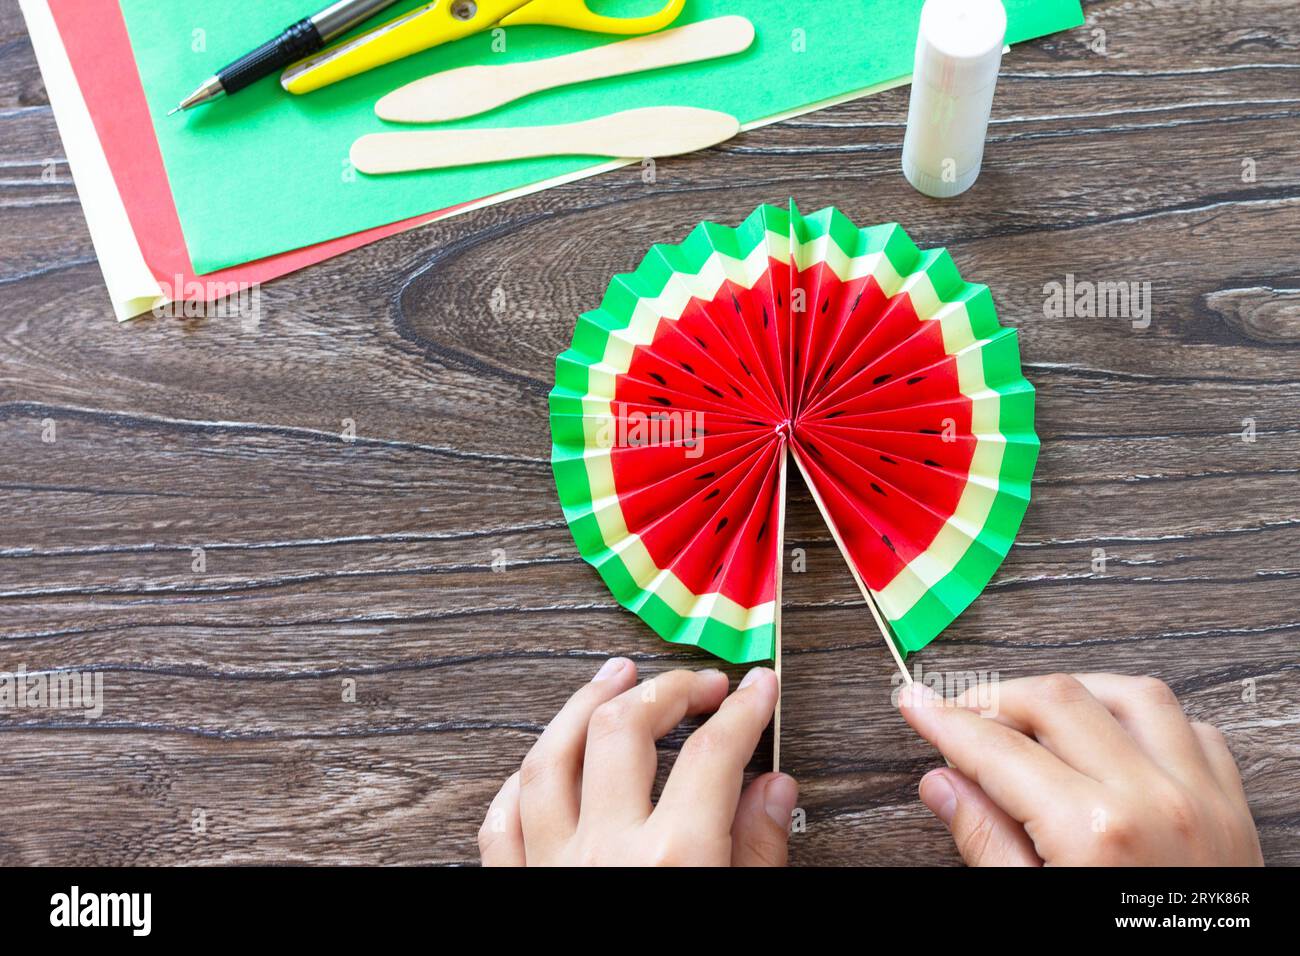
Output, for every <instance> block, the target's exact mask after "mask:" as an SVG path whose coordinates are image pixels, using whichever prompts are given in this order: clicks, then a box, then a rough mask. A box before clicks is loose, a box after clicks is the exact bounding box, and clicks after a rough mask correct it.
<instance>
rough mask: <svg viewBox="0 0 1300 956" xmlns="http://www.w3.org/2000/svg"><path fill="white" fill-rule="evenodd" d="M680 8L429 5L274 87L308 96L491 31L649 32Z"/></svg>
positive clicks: (561, 3)
mask: <svg viewBox="0 0 1300 956" xmlns="http://www.w3.org/2000/svg"><path fill="white" fill-rule="evenodd" d="M685 5H686V0H668V2H667V4H666V5H665V6H664V8H663V9H662V10H660V11H659V12H658V13H652V14H649V15H647V16H643V17H609V16H602V15H600V14H597V13H592V12H591V10H590V9H589V8H588V7H587V3H586V0H435V2H434V3H426V4H425V5H424V6H422V7H418V8H416V9H415V10H412V11H410V12H409V13H405V14H403V15H402V16H400V17H396V18H394V19H392V20H389V21H388V22H387V23H383V24H380V25H379V26H377V27H375V28H374V29H373V30H370V31H368V32H366V33H363V34H361V35H360V36H357V37H354V38H353V39H351V40H345V41H343V42H342V43H339V44H336V45H334V46H332V47H329V48H328V49H325V50H322V51H321V52H320V53H317V54H315V55H313V56H310V57H308V58H307V59H305V60H299V61H298V62H297V63H295V64H293V65H292V66H290V67H289V68H288V69H287V70H285V71H284V73H283V75H282V76H281V77H280V85H281V86H283V87H284V88H285V89H286V90H288V91H289V92H290V93H310V92H311V91H312V90H319V89H320V88H321V87H323V86H329V85H330V84H331V83H337V82H338V81H339V80H345V79H347V78H348V77H350V76H356V75H358V74H359V73H364V72H365V71H366V70H370V69H374V68H375V67H377V66H383V65H384V64H385V63H392V62H393V61H394V60H400V59H401V58H402V57H405V56H410V55H411V54H412V53H419V52H420V51H422V50H427V49H429V48H430V47H435V46H438V45H439V44H442V43H450V42H451V41H452V40H459V39H460V38H461V37H467V36H470V35H471V34H474V33H479V32H481V31H483V30H489V29H491V28H492V27H496V26H503V27H512V26H518V25H521V24H526V23H535V24H545V25H548V26H555V27H567V28H569V29H571V30H587V31H590V32H592V33H618V34H637V33H653V32H654V31H656V30H660V29H662V28H663V27H666V26H668V24H670V23H672V22H673V21H674V20H676V19H677V17H678V15H679V14H680V13H681V12H682V7H683V6H685Z"/></svg>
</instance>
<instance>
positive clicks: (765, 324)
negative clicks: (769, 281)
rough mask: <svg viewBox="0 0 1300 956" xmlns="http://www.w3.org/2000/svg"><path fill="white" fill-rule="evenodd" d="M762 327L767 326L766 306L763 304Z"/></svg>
mask: <svg viewBox="0 0 1300 956" xmlns="http://www.w3.org/2000/svg"><path fill="white" fill-rule="evenodd" d="M763 328H767V306H763Z"/></svg>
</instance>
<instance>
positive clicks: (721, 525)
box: [713, 518, 727, 534]
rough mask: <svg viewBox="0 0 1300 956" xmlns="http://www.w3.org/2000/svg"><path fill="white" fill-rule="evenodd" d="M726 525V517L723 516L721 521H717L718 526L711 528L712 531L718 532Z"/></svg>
mask: <svg viewBox="0 0 1300 956" xmlns="http://www.w3.org/2000/svg"><path fill="white" fill-rule="evenodd" d="M726 526H727V519H726V518H723V519H722V520H721V521H719V522H718V526H717V527H716V528H714V529H713V533H714V534H718V533H719V532H720V531H721V530H722V529H723V528H725V527H726Z"/></svg>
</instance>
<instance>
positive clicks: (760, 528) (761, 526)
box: [757, 521, 767, 541]
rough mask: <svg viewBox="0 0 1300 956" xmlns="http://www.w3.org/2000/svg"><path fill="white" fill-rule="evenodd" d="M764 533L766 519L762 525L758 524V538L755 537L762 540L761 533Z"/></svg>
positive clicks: (765, 532) (765, 531) (765, 530)
mask: <svg viewBox="0 0 1300 956" xmlns="http://www.w3.org/2000/svg"><path fill="white" fill-rule="evenodd" d="M765 534H767V522H766V521H764V522H763V523H762V525H760V526H759V529H758V538H757V540H759V541H762V540H763V535H765Z"/></svg>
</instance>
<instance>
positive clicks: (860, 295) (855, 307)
mask: <svg viewBox="0 0 1300 956" xmlns="http://www.w3.org/2000/svg"><path fill="white" fill-rule="evenodd" d="M861 301H862V293H861V292H859V293H858V297H857V298H856V299H854V300H853V308H851V309H849V311H850V312H856V311H858V303H859V302H861Z"/></svg>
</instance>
